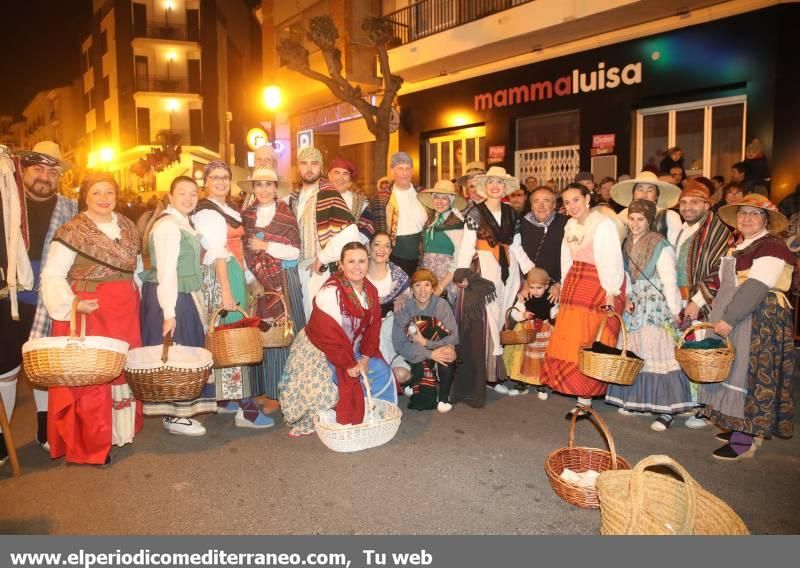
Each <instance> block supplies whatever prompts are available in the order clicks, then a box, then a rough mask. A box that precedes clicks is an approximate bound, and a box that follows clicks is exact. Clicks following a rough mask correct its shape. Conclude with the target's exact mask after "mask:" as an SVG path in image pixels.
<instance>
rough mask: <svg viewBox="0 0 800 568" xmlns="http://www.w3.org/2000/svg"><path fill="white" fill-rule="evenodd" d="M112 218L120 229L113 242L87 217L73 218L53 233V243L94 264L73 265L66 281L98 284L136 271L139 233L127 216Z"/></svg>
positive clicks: (139, 247)
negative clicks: (86, 281) (110, 277)
mask: <svg viewBox="0 0 800 568" xmlns="http://www.w3.org/2000/svg"><path fill="white" fill-rule="evenodd" d="M116 217H117V223H119V228H120V238H119V239H117V240H112V239H109V238H108V237H107V236H106V234H105V233H103V231H101V230H100V229H98V228H97V225H96V224H95V222H94V221H93V220H92V219H91V218H90V217H89V216H88V215H77V216H76V217H74V218H73V219H72V220H71V221H69V222H68V223H66V224H65V225H63V226H62V227H61V228H60V229H59V230H58V231H57V232H56V235H55V237H53V240H55V241H58V242H60V243H61V244H63V245H64V246H66V247H68V248H70V249H72V250H74V251H75V252H76V253H78V254H79V255H82V256H85V257H87V258H89V259H90V260H93V261H94V263H92V264H89V265H85V266H79V265H78V264H73V266H72V268H71V269H70V271H69V274H68V275H67V278H68V279H69V280H71V281H75V280H94V281H98V280H104V279H107V278H108V277H109V276H113V275H116V274H117V273H119V272H125V273H131V274H132V273H133V272H134V271H135V270H136V256H137V255H138V254H139V252H140V251H141V246H142V243H141V240H140V239H139V232H138V231H137V230H136V225H134V224H133V222H132V221H131V220H130V219H128V218H127V217H125V216H123V215H117V216H116Z"/></svg>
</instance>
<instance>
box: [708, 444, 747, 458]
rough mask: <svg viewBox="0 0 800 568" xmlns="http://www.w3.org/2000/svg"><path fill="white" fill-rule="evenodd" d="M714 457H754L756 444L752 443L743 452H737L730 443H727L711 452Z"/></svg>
mask: <svg viewBox="0 0 800 568" xmlns="http://www.w3.org/2000/svg"><path fill="white" fill-rule="evenodd" d="M711 455H712V456H713V457H714V459H718V460H722V461H739V460H744V459H747V458H752V457H753V456H754V455H756V445H755V444H751V445H750V448H749V449H748V450H746V451H744V452H742V453H737V452H736V450H734V449H733V446H731V445H730V444H725V445H724V446H722V447H721V448H717V449H716V450H714V452H713V453H712V454H711Z"/></svg>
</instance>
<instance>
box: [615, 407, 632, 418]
mask: <svg viewBox="0 0 800 568" xmlns="http://www.w3.org/2000/svg"><path fill="white" fill-rule="evenodd" d="M617 414H622V415H623V416H633V415H634V414H636V413H635V412H631V411H630V410H626V409H624V408H623V407H621V406H620V407H619V408H617Z"/></svg>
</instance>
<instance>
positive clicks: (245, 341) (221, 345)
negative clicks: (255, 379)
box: [206, 308, 264, 368]
mask: <svg viewBox="0 0 800 568" xmlns="http://www.w3.org/2000/svg"><path fill="white" fill-rule="evenodd" d="M222 310H223V308H218V309H217V310H216V311H215V312H214V313H213V314H212V315H211V318H210V320H209V322H208V335H206V349H208V350H209V351H211V355H212V356H213V357H214V367H216V368H221V367H238V366H240V365H255V364H256V363H260V362H261V360H262V359H263V358H264V349H263V348H262V347H261V331H260V330H259V329H258V328H257V327H240V328H235V329H223V330H221V331H214V326H215V325H216V323H217V317H219V314H220V312H222ZM234 311H237V312H239V313H240V314H242V315H243V316H244V317H247V314H246V313H244V312H243V311H242V310H241V309H239V308H236V309H235V310H234Z"/></svg>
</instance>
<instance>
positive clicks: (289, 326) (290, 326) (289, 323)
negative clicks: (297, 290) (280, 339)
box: [250, 290, 294, 337]
mask: <svg viewBox="0 0 800 568" xmlns="http://www.w3.org/2000/svg"><path fill="white" fill-rule="evenodd" d="M261 296H278V299H280V301H281V304H283V313H284V314H285V316H286V317H285V318H281V319H285V320H286V331H285V332H284V334H283V336H284V337H286V336H287V335H292V334H294V323H293V322H292V318H290V317H289V304H288V303H287V302H286V299H285V298H284V297H283V294H278V293H277V292H268V291H266V290H265V291H264V292H263V293H262V294H260V295H259V296H257V297H256V298H255V300H256V301H255V302H253V304H252V305H251V306H250V315H251V316H255V313H254V312H255V310H256V303H258V298H260V297H261ZM279 321H280V320H279Z"/></svg>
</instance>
